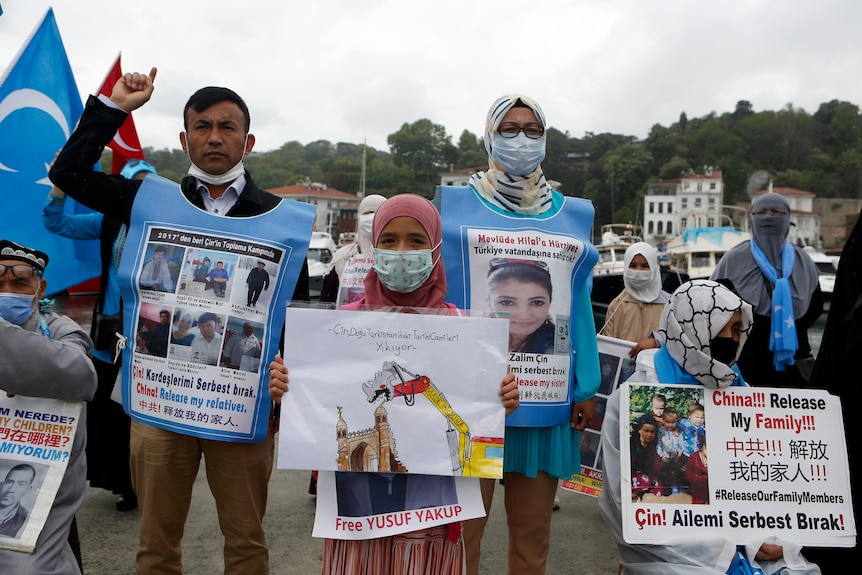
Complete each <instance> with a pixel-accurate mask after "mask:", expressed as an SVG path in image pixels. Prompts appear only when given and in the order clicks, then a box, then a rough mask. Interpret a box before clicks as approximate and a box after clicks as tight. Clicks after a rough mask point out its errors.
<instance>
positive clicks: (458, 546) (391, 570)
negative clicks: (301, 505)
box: [269, 194, 519, 575]
mask: <svg viewBox="0 0 862 575" xmlns="http://www.w3.org/2000/svg"><path fill="white" fill-rule="evenodd" d="M372 240H373V243H374V267H373V268H372V269H371V271H369V272H368V276H367V277H366V278H365V297H364V298H363V299H361V300H359V301H357V302H354V303H351V304H348V305H346V306H343V307H342V308H341V309H350V310H358V309H363V308H366V307H368V308H380V307H384V308H385V307H397V308H398V309H399V311H402V312H405V313H426V312H428V310H433V309H443V310H446V311H445V312H444V313H449V314H452V315H455V314H457V313H458V312H457V310H456V308H455V306H454V305H452V304H447V303H446V302H445V301H444V299H443V298H444V296H445V295H446V272H445V270H444V268H443V262H442V261H441V258H440V245H441V243H442V239H441V232H440V215H439V214H438V213H437V209H436V208H435V207H434V206H433V205H432V204H431V202H429V201H428V200H426V199H425V198H423V197H421V196H416V195H413V194H402V195H399V196H395V197H393V198H390V199H389V200H386V201H385V202H384V203H383V204H382V205H381V206H380V208H379V209H378V210H377V213H376V214H375V216H374V225H373V233H372ZM430 313H433V312H430ZM287 383H288V378H287V368H286V367H285V366H284V364H283V362H282V359H281V357H279V356H276V359H275V361H273V362H272V363H271V364H270V382H269V395H270V397H271V398H272V399H273V400H274V401H276V402H280V401H281V398H282V396H283V395H284V394H285V393H286V392H287ZM500 397H501V398H502V401H503V405H504V406H505V408H506V414H507V415H508V414H509V413H511V412H512V411H514V410H515V409H516V408H517V407H518V403H519V400H518V387H517V384H516V383H515V378H514V376H513V375H512V374H511V373H509V374H507V375H506V377H505V378H503V381H502V383H501V384H500ZM426 477H427V479H429V480H432V481H433V480H434V479H435V477H434V476H426ZM442 479H449V478H442ZM475 481H478V479H476V480H475ZM319 495H320V496H321V497H330V498H331V499H334V498H335V494H334V493H330V494H319ZM464 557H465V552H464V546H463V539H462V537H461V524H460V522H459V523H454V524H450V525H442V526H438V527H431V528H428V529H421V530H418V531H412V532H410V533H404V534H401V535H395V536H391V537H381V538H377V539H367V540H364V541H352V540H351V541H348V540H337V539H327V540H326V542H325V545H324V551H323V574H324V575H401V574H414V573H417V574H418V573H429V572H431V573H434V574H435V575H438V574H439V575H461V574H462V573H463V572H464ZM429 569H430V571H429Z"/></svg>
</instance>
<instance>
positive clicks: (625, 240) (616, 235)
mask: <svg viewBox="0 0 862 575" xmlns="http://www.w3.org/2000/svg"><path fill="white" fill-rule="evenodd" d="M640 234H641V227H640V226H636V225H632V224H605V225H603V226H602V242H601V243H600V244H596V249H597V250H598V252H599V261H597V262H596V265H595V267H593V277H596V276H608V275H616V276H622V275H623V270H624V269H625V261H624V260H625V255H626V250H627V249H628V247H629V246H630V245H632V244H634V243H637V242H642V241H643V240H642V239H641V235H640Z"/></svg>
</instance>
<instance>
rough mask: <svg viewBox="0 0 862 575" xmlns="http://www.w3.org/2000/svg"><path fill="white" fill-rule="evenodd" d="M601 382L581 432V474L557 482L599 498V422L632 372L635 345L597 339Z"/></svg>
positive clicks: (562, 485) (600, 444)
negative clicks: (616, 391) (609, 402)
mask: <svg viewBox="0 0 862 575" xmlns="http://www.w3.org/2000/svg"><path fill="white" fill-rule="evenodd" d="M597 340H598V346H599V365H600V367H601V373H602V381H601V383H600V384H599V391H598V393H596V407H595V412H594V413H593V418H592V419H590V421H589V422H588V423H587V428H586V429H585V430H584V431H582V432H581V434H580V435H581V472H580V473H578V474H576V475H573V476H572V477H571V479H565V480H563V481H561V482H560V487H562V488H563V489H566V490H568V491H574V492H576V493H583V494H584V495H589V496H591V497H598V496H599V495H601V493H602V421H603V420H604V417H605V406H606V405H607V403H608V396H609V395H610V394H612V393H613V392H614V390H615V389H616V388H617V387H619V385H620V384H621V383H623V382H625V381H626V380H627V379H628V378H629V377H631V375H632V374H633V373H634V372H635V360H634V359H632V358H630V357H629V350H630V349H631V348H632V346H633V345H634V342H631V341H625V340H622V339H616V338H613V337H607V336H604V335H600V336H597Z"/></svg>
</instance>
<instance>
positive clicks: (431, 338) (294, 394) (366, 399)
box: [278, 308, 506, 477]
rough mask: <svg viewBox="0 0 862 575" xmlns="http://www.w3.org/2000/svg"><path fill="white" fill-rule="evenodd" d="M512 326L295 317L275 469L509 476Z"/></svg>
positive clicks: (411, 317)
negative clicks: (507, 396) (507, 393)
mask: <svg viewBox="0 0 862 575" xmlns="http://www.w3.org/2000/svg"><path fill="white" fill-rule="evenodd" d="M505 350H506V322H505V321H504V320H500V319H493V318H477V317H466V316H461V317H457V316H451V315H444V316H438V315H420V314H406V313H383V312H372V311H329V310H315V309H296V308H290V309H288V310H287V319H286V328H285V350H284V363H285V365H286V366H287V368H288V370H289V374H288V377H289V391H288V393H287V394H286V395H285V396H284V399H283V400H282V408H281V434H280V440H279V447H278V467H279V468H281V469H319V470H333V471H381V472H401V473H422V474H428V475H464V476H472V477H502V470H503V437H504V428H505V424H504V417H505V410H504V408H503V403H502V401H501V399H500V395H499V393H500V383H501V382H502V380H503V377H504V376H505V375H506V351H505Z"/></svg>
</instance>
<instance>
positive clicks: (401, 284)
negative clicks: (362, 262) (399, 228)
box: [374, 248, 436, 293]
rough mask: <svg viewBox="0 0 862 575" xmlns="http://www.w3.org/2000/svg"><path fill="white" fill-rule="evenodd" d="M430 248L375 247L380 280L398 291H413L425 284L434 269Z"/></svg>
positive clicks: (375, 262) (375, 267) (375, 258)
mask: <svg viewBox="0 0 862 575" xmlns="http://www.w3.org/2000/svg"><path fill="white" fill-rule="evenodd" d="M433 252H434V249H433V248H432V249H430V250H407V251H403V252H402V251H396V250H384V249H381V248H374V270H375V271H376V272H377V277H378V278H380V282H381V283H382V284H383V285H385V286H386V287H387V288H388V289H390V290H392V291H394V292H398V293H411V292H414V291H416V290H417V289H418V288H419V286H421V285H422V284H424V283H425V282H426V281H427V280H428V278H429V277H431V271H432V270H433V269H434V264H435V263H436V262H434V261H433V259H432V253H433Z"/></svg>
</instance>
